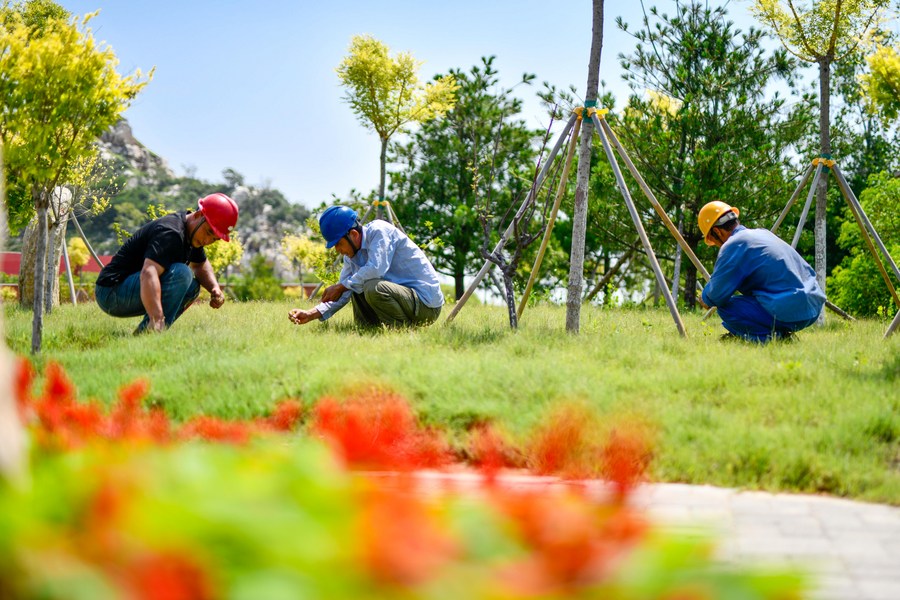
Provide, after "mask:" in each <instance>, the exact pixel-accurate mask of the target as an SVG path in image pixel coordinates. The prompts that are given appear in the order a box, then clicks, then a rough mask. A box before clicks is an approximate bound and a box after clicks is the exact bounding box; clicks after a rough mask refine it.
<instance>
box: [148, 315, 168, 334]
mask: <svg viewBox="0 0 900 600" xmlns="http://www.w3.org/2000/svg"><path fill="white" fill-rule="evenodd" d="M147 329H148V330H149V331H153V332H156V333H162V332H163V331H165V330H166V320H165V318H159V319H150V326H149V327H147Z"/></svg>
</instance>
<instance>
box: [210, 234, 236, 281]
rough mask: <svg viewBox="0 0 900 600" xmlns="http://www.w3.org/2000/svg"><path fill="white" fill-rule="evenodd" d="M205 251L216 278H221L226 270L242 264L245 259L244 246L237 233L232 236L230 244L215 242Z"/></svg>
mask: <svg viewBox="0 0 900 600" xmlns="http://www.w3.org/2000/svg"><path fill="white" fill-rule="evenodd" d="M204 251H205V252H206V259H207V260H208V261H209V264H210V265H211V266H212V269H213V272H214V273H215V274H216V277H221V276H222V273H224V272H225V269H226V268H228V267H230V266H237V265H239V264H241V259H242V258H243V257H244V245H243V244H242V243H241V239H240V234H239V233H237V232H234V233H232V234H231V241H230V242H223V241H221V240H220V241H217V242H213V243H212V244H210V245H209V246H206V247H205V248H204Z"/></svg>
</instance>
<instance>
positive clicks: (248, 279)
mask: <svg viewBox="0 0 900 600" xmlns="http://www.w3.org/2000/svg"><path fill="white" fill-rule="evenodd" d="M231 291H232V292H233V293H234V296H235V297H236V298H237V299H238V300H242V301H249V300H280V299H282V298H284V292H282V291H281V281H280V280H279V279H278V278H277V277H276V276H275V266H274V265H273V264H272V263H271V262H269V261H267V260H266V257H265V256H263V255H261V254H257V255H256V256H254V257H253V259H252V260H251V261H250V269H249V270H248V271H247V272H246V273H245V274H244V275H242V276H241V277H240V278H238V280H237V281H236V282H235V283H234V285H233V286H232V288H231Z"/></svg>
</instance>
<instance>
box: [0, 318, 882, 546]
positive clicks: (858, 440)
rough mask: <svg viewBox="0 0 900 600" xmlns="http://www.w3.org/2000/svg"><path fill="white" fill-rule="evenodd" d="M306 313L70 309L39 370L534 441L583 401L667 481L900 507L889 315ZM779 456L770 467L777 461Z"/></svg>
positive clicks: (160, 397)
mask: <svg viewBox="0 0 900 600" xmlns="http://www.w3.org/2000/svg"><path fill="white" fill-rule="evenodd" d="M295 307H296V303H295V302H289V301H284V302H278V303H259V302H249V303H234V302H231V303H226V304H225V306H223V307H222V308H221V309H219V310H212V309H210V308H209V307H207V306H205V305H202V304H199V305H197V306H194V307H192V308H191V309H189V310H188V311H187V312H186V313H185V314H184V315H183V316H182V317H181V318H180V319H179V320H178V323H177V324H176V326H175V327H173V328H171V329H170V330H169V331H167V332H166V333H165V335H160V336H149V337H146V336H145V337H141V338H135V337H133V336H132V335H131V332H132V330H133V329H134V327H135V325H136V324H137V321H138V319H137V318H135V319H133V320H130V319H113V318H110V317H108V316H106V315H103V314H102V313H101V312H100V310H99V309H98V308H97V307H96V305H94V304H93V303H90V304H79V305H78V306H77V307H73V306H69V305H64V306H60V307H58V308H57V309H56V310H55V311H54V318H53V319H52V320H51V321H50V322H48V323H47V324H46V326H45V333H44V349H43V353H42V358H41V359H40V360H41V362H40V363H39V365H43V364H44V363H45V362H46V361H49V360H53V361H57V362H59V363H61V364H62V365H63V366H64V367H65V369H66V371H67V372H68V373H69V374H70V376H71V377H72V379H73V382H74V384H75V386H76V387H77V388H78V390H79V395H80V396H81V397H84V398H96V399H97V400H98V401H99V402H101V403H104V404H111V403H112V402H114V401H115V398H116V395H115V390H117V389H118V388H120V387H121V386H123V385H125V384H127V383H130V382H132V381H133V380H135V379H137V378H140V377H143V376H145V375H146V374H147V373H148V372H151V373H152V374H153V378H152V387H151V390H150V392H149V398H148V400H149V403H150V405H151V406H158V407H160V408H163V409H164V410H165V411H166V412H167V413H168V414H169V415H170V416H171V417H172V418H173V419H175V420H177V421H184V420H187V419H189V418H191V417H193V416H197V415H201V414H207V415H214V416H219V417H223V418H242V419H243V418H249V417H256V416H264V415H267V414H268V411H269V410H271V407H272V405H273V404H274V403H275V402H276V401H278V400H280V399H283V398H297V399H300V400H302V401H303V402H304V404H305V405H311V404H313V403H315V402H317V401H318V399H320V398H322V397H324V396H331V397H337V398H340V397H342V395H343V393H344V391H345V390H346V389H347V388H348V387H352V388H354V389H359V388H365V387H368V386H372V385H374V386H376V387H379V388H380V389H389V390H393V391H396V392H397V393H399V394H401V395H402V396H403V397H405V398H408V399H409V400H410V402H411V403H412V404H413V407H414V409H415V411H416V413H417V414H418V415H419V416H420V418H421V419H422V420H423V422H426V423H429V424H433V425H434V426H436V427H441V428H444V429H446V430H447V431H449V432H451V434H452V435H453V436H454V438H455V439H458V440H461V439H464V438H465V436H466V435H467V430H466V424H467V423H473V422H482V423H483V422H492V423H495V424H496V425H497V426H498V427H500V428H502V429H503V430H504V431H507V432H508V433H509V435H510V437H511V439H512V440H521V439H523V438H524V436H526V435H527V434H528V432H529V431H531V430H532V429H533V428H534V427H535V425H536V424H538V423H541V422H542V420H543V419H544V418H545V415H546V412H547V410H548V407H550V406H553V405H556V404H558V403H560V402H564V401H566V400H573V399H577V400H579V401H581V402H583V403H584V404H585V405H586V406H587V407H588V409H589V410H590V411H591V413H592V414H594V415H596V416H597V417H599V418H601V419H602V418H606V417H608V416H610V415H613V414H622V413H623V412H624V413H627V414H634V415H639V416H642V417H644V418H646V419H647V420H648V421H649V422H650V423H651V424H653V425H654V426H655V427H656V429H657V430H658V432H659V449H660V450H659V452H658V453H657V456H656V458H655V460H654V463H653V467H652V472H651V473H650V475H651V478H652V479H653V480H655V481H677V482H684V483H698V484H714V485H721V486H727V487H745V488H752V489H765V490H770V491H776V490H794V491H801V492H815V491H816V490H818V489H822V488H827V489H829V490H831V493H835V494H840V495H843V496H847V497H853V498H859V499H868V500H872V501H877V502H887V503H891V504H895V505H900V480H898V477H897V473H896V465H895V463H894V462H893V461H894V457H895V455H896V446H893V447H888V446H886V445H885V443H884V442H883V441H881V440H883V439H884V437H885V436H890V435H891V434H890V432H889V431H888V426H887V425H884V424H879V418H880V417H879V415H886V414H887V415H890V414H894V415H896V414H898V412H900V404H898V402H897V400H896V386H897V382H898V379H900V353H898V345H897V342H898V340H900V338H898V337H897V335H895V336H893V337H892V338H891V339H889V340H886V341H884V340H882V339H881V338H882V335H883V333H884V329H885V323H884V322H881V321H877V320H869V319H865V318H863V319H859V320H857V321H855V322H853V323H849V324H848V323H845V322H843V321H838V320H837V319H829V324H828V325H827V326H826V327H823V328H811V329H808V330H805V331H802V332H800V333H799V334H798V335H797V338H798V339H797V341H796V342H794V343H791V344H780V343H773V344H769V345H766V346H758V345H756V344H750V343H743V342H735V343H731V344H727V346H726V345H725V344H724V343H723V342H721V341H719V339H718V338H719V335H720V334H721V333H722V332H723V329H722V328H721V326H720V325H719V321H718V319H710V321H709V322H705V323H704V322H702V321H701V316H700V314H698V313H692V312H684V313H682V317H683V318H684V322H685V327H686V329H687V331H688V336H689V337H688V338H687V339H681V338H680V337H679V336H678V334H677V332H676V330H675V328H674V325H673V323H672V319H671V317H670V315H669V313H668V311H667V310H666V309H664V308H662V309H658V310H657V309H644V308H640V307H637V308H631V309H627V310H625V309H609V308H605V309H602V310H601V309H598V308H595V307H585V308H584V309H583V310H582V326H581V333H580V335H578V336H577V337H576V336H571V335H568V334H566V332H565V330H564V323H565V310H564V308H561V307H546V306H541V307H537V308H535V309H528V310H526V311H525V313H524V315H523V317H522V320H521V323H520V326H519V329H518V331H517V332H515V333H513V332H511V331H509V329H508V324H507V322H506V320H507V314H506V309H505V308H499V307H495V306H475V305H474V304H468V305H466V308H465V310H463V311H462V312H461V313H460V314H459V315H458V317H457V318H456V320H454V321H453V323H452V324H451V325H450V326H444V325H443V323H442V322H439V323H437V324H436V325H435V326H432V327H429V328H427V329H421V330H415V331H405V330H404V331H386V332H382V333H377V334H372V333H361V332H358V331H356V330H355V329H354V328H353V327H352V313H351V311H350V310H349V307H348V308H347V309H345V310H342V311H341V312H339V313H338V314H337V315H335V316H334V317H333V318H332V319H330V320H329V321H327V322H326V323H318V322H313V323H310V324H308V325H304V326H302V327H299V326H295V325H292V324H291V323H290V322H289V321H288V318H287V313H288V311H289V310H290V309H291V308H295ZM5 308H6V311H7V312H6V317H7V318H6V329H5V333H6V337H7V341H8V343H9V345H10V347H11V348H12V349H13V350H14V351H15V352H17V353H20V354H21V353H27V352H28V348H29V338H30V332H31V322H30V313H29V312H27V311H20V310H17V309H16V308H14V307H9V306H7V307H5ZM449 308H450V307H447V308H446V309H445V314H446V313H447V312H449ZM725 355H727V360H728V362H729V363H730V364H733V365H740V368H738V369H732V370H731V371H730V372H729V375H728V376H729V383H728V385H726V386H723V385H722V383H721V381H720V380H719V379H717V378H710V376H709V368H710V365H716V364H720V363H721V362H722V360H723V356H725ZM172 356H191V357H194V362H193V363H192V376H193V377H194V378H195V379H196V380H197V381H209V382H214V385H201V386H194V387H191V388H190V389H186V388H185V386H184V370H183V365H181V364H180V363H179V362H178V361H172V360H171V357H172ZM111 364H114V365H116V368H115V369H111V368H109V365H111ZM597 365H602V369H598V368H597ZM895 425H896V424H895ZM895 425H891V427H894V426H895ZM866 431H872V432H873V434H871V435H869V434H866V433H865V432H866ZM892 443H893V444H896V443H897V442H896V440H895V441H894V442H892ZM891 448H893V449H894V451H893V454H892V453H891V452H890V450H891ZM761 456H767V457H768V458H767V460H768V470H764V471H760V460H761V459H760V457H761ZM729 465H732V466H731V467H729ZM57 505H59V503H58V502H57ZM0 537H2V536H0Z"/></svg>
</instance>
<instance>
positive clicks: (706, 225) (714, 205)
mask: <svg viewBox="0 0 900 600" xmlns="http://www.w3.org/2000/svg"><path fill="white" fill-rule="evenodd" d="M730 212H731V213H734V216H735V217H738V216H740V214H741V211H739V210H738V209H737V208H735V207H733V206H730V205H728V204H726V203H724V202H721V201H719V200H713V201H712V202H709V203H708V204H707V205H706V206H704V207H703V208H701V209H700V214H699V215H697V224H698V225H699V226H700V233H702V234H703V241H705V242H706V245H707V246H714V245H715V244H713V243H712V242H711V241H709V230H710V229H712V228H713V226H714V225H715V224H716V221H718V220H719V219H720V218H722V216H723V215H725V214H727V213H730Z"/></svg>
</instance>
